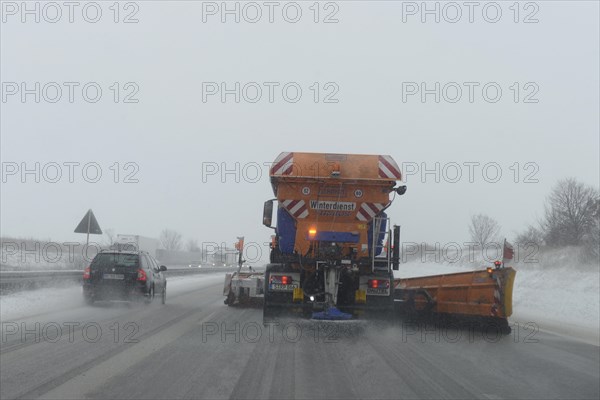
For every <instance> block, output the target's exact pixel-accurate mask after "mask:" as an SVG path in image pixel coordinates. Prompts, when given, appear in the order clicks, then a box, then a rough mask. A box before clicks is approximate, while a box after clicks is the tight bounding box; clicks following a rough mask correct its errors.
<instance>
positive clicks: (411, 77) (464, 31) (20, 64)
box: [0, 1, 600, 245]
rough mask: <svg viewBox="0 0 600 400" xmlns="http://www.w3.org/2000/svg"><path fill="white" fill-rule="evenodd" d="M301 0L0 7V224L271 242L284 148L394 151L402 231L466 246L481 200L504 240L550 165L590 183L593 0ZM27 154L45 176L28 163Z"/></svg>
mask: <svg viewBox="0 0 600 400" xmlns="http://www.w3.org/2000/svg"><path fill="white" fill-rule="evenodd" d="M313 3H314V2H312V1H310V2H297V3H293V4H290V3H289V2H276V3H274V4H275V5H273V6H272V7H273V8H271V9H270V8H269V6H265V5H264V3H263V2H258V3H253V4H251V5H246V3H243V2H241V3H237V7H238V9H239V19H240V21H239V23H237V22H236V21H235V15H234V14H222V13H221V11H222V9H221V8H222V7H221V2H217V3H211V2H199V1H198V2H196V1H180V2H166V1H137V2H130V3H127V4H126V3H125V2H123V3H120V5H119V7H118V11H119V12H118V13H116V8H114V6H113V2H112V1H111V2H98V3H94V4H92V5H90V4H89V2H81V3H77V4H76V6H74V8H73V9H69V8H68V7H67V6H64V5H63V3H62V2H59V3H54V4H58V6H54V5H53V6H45V3H36V2H29V3H27V4H28V5H29V7H30V8H31V9H32V10H34V11H33V14H27V13H24V12H23V10H22V6H21V4H22V3H21V2H2V24H1V81H2V103H1V125H0V127H1V147H2V149H1V157H2V168H3V177H2V179H3V182H2V191H1V202H2V204H1V217H2V218H1V219H2V223H1V229H2V235H5V236H6V235H10V236H23V237H34V238H51V239H53V240H56V241H63V240H85V238H83V237H82V235H78V234H75V233H73V229H74V228H75V226H76V225H77V223H78V222H79V220H80V219H81V217H82V216H83V215H84V213H85V212H86V210H87V209H88V208H92V209H93V211H94V213H95V215H96V217H97V219H98V221H99V223H100V226H101V227H102V228H104V229H106V228H113V229H114V230H115V231H116V232H117V233H132V234H141V235H145V236H151V237H158V235H159V233H160V231H161V230H162V229H163V228H171V229H175V230H177V231H179V232H181V233H182V235H183V236H184V238H185V239H188V238H195V239H197V240H198V241H199V242H227V243H228V244H230V245H231V243H233V241H234V240H235V237H236V236H238V235H245V236H246V240H247V241H255V242H263V241H267V240H268V239H269V235H270V234H271V232H270V231H269V230H268V229H267V228H264V227H262V225H261V214H262V204H263V201H264V200H266V199H268V198H271V197H272V192H271V187H270V184H269V180H268V167H267V166H265V165H263V163H268V162H270V161H272V160H274V159H275V157H276V156H277V155H278V154H279V153H280V152H281V151H312V152H331V153H367V154H389V155H391V156H392V157H394V158H395V159H396V161H397V162H398V164H399V165H400V166H403V167H404V169H405V170H407V171H409V172H411V175H410V176H407V179H406V184H407V185H408V192H407V194H406V195H405V196H403V197H401V198H397V199H396V200H395V202H394V204H393V205H392V207H391V209H390V212H389V213H388V214H389V215H390V216H391V217H392V218H393V220H394V222H395V223H399V224H401V225H402V226H403V240H404V241H415V242H420V241H427V242H436V241H439V242H448V241H453V242H464V241H467V240H468V239H469V238H468V231H467V224H468V222H469V218H470V216H471V215H473V214H476V213H485V214H488V215H490V216H491V217H493V218H495V219H496V220H498V222H499V223H500V224H501V225H502V231H503V233H504V234H505V235H506V236H507V237H509V238H510V237H514V235H515V233H516V232H517V231H520V230H521V229H522V228H524V227H525V225H527V224H528V223H533V222H535V220H536V218H537V217H539V216H540V215H541V214H542V211H543V202H544V198H545V196H546V195H547V194H548V192H549V191H550V189H551V187H552V186H553V185H554V184H555V183H556V181H557V180H558V179H561V178H565V177H576V178H577V179H579V180H581V181H583V182H586V183H588V184H592V185H595V186H598V181H599V179H600V178H599V131H600V128H599V120H598V110H599V77H598V71H599V70H600V66H599V36H600V35H599V27H598V13H599V8H598V2H596V1H580V2H571V1H569V2H566V1H565V2H561V1H537V2H529V3H527V2H521V3H519V4H518V7H515V6H514V5H513V2H512V1H510V2H497V3H490V2H478V3H477V4H476V5H475V6H473V9H470V8H469V7H467V6H465V5H464V4H463V2H458V3H453V5H452V6H446V3H441V2H440V3H436V2H429V3H427V4H428V7H430V9H435V7H436V4H437V7H438V10H439V19H440V20H439V22H436V21H435V17H436V16H435V15H434V14H423V13H422V9H421V2H417V3H413V2H400V1H398V2H394V1H387V2H366V1H352V2H344V1H338V2H329V3H327V2H322V3H319V4H318V7H315V6H314V4H313ZM36 4H37V6H36ZM454 4H456V5H457V6H458V7H455V6H454ZM35 7H38V8H37V10H39V12H38V11H35V10H36V8H35ZM111 7H113V8H111ZM228 7H230V9H235V7H236V3H235V2H229V3H228ZM97 9H100V10H101V12H102V14H101V16H100V17H98V18H97V17H96V12H97ZM298 9H299V10H301V15H300V16H299V17H297V15H298V14H296V13H297V11H298ZM84 10H85V12H84ZM258 10H260V12H261V13H262V14H261V16H260V18H259V17H258V14H257V11H258ZM270 10H271V11H272V18H273V22H272V23H271V22H269V18H270V16H269V11H270ZM317 10H318V13H317V12H316V11H317ZM498 10H500V12H501V14H497V11H498ZM69 11H71V12H72V18H73V22H72V23H70V22H69ZM457 11H459V12H460V13H461V15H460V16H459V15H458V14H457ZM470 11H471V13H472V14H471V16H470V15H469V12H470ZM517 11H518V12H517ZM36 12H37V13H38V15H37V17H39V22H36V21H35V18H36V15H35V14H36ZM57 12H60V13H61V15H60V16H59V14H58V13H57ZM117 14H118V15H117ZM470 17H471V18H472V20H473V22H469V18H470ZM125 18H129V19H130V20H135V19H137V22H136V23H124V22H123V20H124V19H125ZM222 18H225V22H224V23H223V22H222ZM422 18H425V22H422ZM23 19H24V21H25V22H23ZM86 19H87V20H88V21H93V20H94V19H98V22H96V23H92V22H88V21H86ZM115 19H117V20H118V21H119V22H116V23H115V22H114V21H115ZM254 19H258V21H257V22H255V23H252V22H251V21H252V20H254ZM286 19H287V20H286ZM295 19H299V21H298V22H296V23H292V22H291V21H293V20H295ZM315 19H316V20H317V21H318V22H315ZM52 20H57V22H55V23H52V22H50V21H52ZM203 20H204V21H203ZM325 20H328V21H329V22H330V23H325ZM335 20H337V22H335ZM451 20H458V21H457V22H455V23H452V22H451ZM494 20H497V22H495V23H493V22H492V21H494ZM515 20H516V21H517V22H515ZM536 20H537V22H535V21H536ZM526 21H528V22H529V23H526ZM35 82H40V87H39V89H36V87H35ZM51 82H56V84H51ZM65 82H74V83H72V84H68V83H67V84H65ZM115 82H116V83H117V84H116V85H115ZM236 82H239V83H240V88H239V91H238V93H237V94H238V95H239V97H240V101H239V103H237V102H236V101H235V96H236V93H235V92H236V89H235V88H236V87H235V83H236ZM253 82H255V83H256V84H254V83H253ZM265 82H271V83H267V84H265ZM436 82H439V89H438V90H436V86H435V84H436ZM22 83H24V84H25V86H23V85H22ZM90 83H92V84H90ZM221 83H225V86H226V88H228V89H230V90H231V92H230V94H227V95H226V96H225V98H224V102H223V99H222V98H221V93H220V90H221ZM315 83H316V84H315ZM422 83H423V84H424V85H425V86H422V85H421V84H422ZM86 84H88V86H87V89H86V90H87V92H86V93H87V94H84V93H82V88H83V87H84V85H86ZM286 84H287V86H285V85H286ZM57 86H58V87H60V88H61V91H62V95H61V97H60V98H58V100H56V98H57V96H58V95H57V93H58V92H57V90H56V87H57ZM284 86H285V87H286V91H283V87H284ZM69 87H71V88H73V98H72V102H71V101H70V99H69ZM97 87H100V88H101V90H102V95H101V97H99V99H98V101H97V102H95V103H94V102H92V101H94V98H95V97H96V95H95V90H96V88H97ZM257 87H259V88H260V89H261V91H262V95H261V96H258V92H257V90H256V88H257ZM484 87H485V88H486V91H485V92H483V90H482V89H483V88H484ZM117 88H118V91H117ZM270 88H272V93H271V94H272V102H271V101H270V100H271V99H269V95H270V93H269V89H270ZM297 88H300V89H301V90H302V94H301V96H299V97H298V96H296V90H297ZM457 88H459V89H460V90H461V91H462V94H461V95H459V92H458V91H457ZM469 88H472V90H473V92H472V98H469V97H470V93H469V90H470V89H469ZM498 88H499V89H500V90H501V91H502V93H501V94H498V92H497V90H498ZM23 89H29V90H30V91H31V93H30V94H26V95H24V97H22V95H23ZM422 89H429V90H430V92H428V93H429V94H426V95H425V97H424V99H423V98H422V97H421V94H422V93H421V91H422ZM215 90H219V93H215V94H213V92H214V91H215ZM416 91H418V92H416ZM36 92H37V93H36ZM317 92H318V93H317ZM436 92H437V93H436ZM36 95H39V97H40V99H39V103H36V101H35V100H36V99H35V97H36ZM85 95H87V96H88V97H87V98H85ZM436 95H438V96H439V102H436V101H435V100H436ZM286 96H287V97H286ZM55 100H56V102H55V103H52V101H55ZM115 100H116V101H117V102H115ZM136 100H137V102H127V101H136ZM254 100H256V102H252V101H254ZM295 100H297V101H296V102H293V101H295ZM335 101H337V102H335ZM36 162H38V163H40V174H39V175H40V176H39V180H40V181H39V183H38V182H36V181H35V180H36V176H35V174H29V175H25V176H24V177H23V176H22V175H21V172H22V171H21V170H22V168H23V166H25V167H27V168H29V169H34V168H35V163H36ZM53 162H54V163H57V164H59V165H60V166H61V172H62V177H61V178H60V179H58V182H57V183H51V182H50V181H51V180H53V179H54V176H55V173H56V172H55V171H56V168H55V164H51V163H53ZM64 163H80V164H79V165H74V164H72V165H73V167H72V168H73V170H74V175H73V179H72V180H73V182H69V176H68V175H69V168H68V165H65V164H64ZM88 163H97V164H90V165H91V167H90V166H89V165H88V169H87V175H86V176H85V178H84V176H82V167H83V165H85V164H88ZM115 163H118V166H116V165H115ZM127 163H132V164H127ZM236 163H239V174H238V175H237V176H236V174H235V173H230V174H227V175H226V176H224V177H223V176H222V175H221V172H222V171H217V174H215V175H207V174H206V173H207V172H209V171H213V167H214V166H215V165H217V166H218V167H219V170H220V169H221V168H222V167H225V168H227V169H234V168H235V165H236ZM436 163H439V174H437V178H436V174H435V173H431V174H427V175H425V176H423V175H422V170H423V168H425V169H429V170H434V169H435V168H436ZM477 163H478V164H477ZM257 164H258V165H261V166H262V170H261V176H260V177H257V176H256V172H257V170H256V168H255V167H256V165H257ZM94 165H96V167H98V166H99V168H100V169H101V172H102V177H101V178H99V181H98V182H96V183H91V182H87V181H86V179H87V180H93V179H94V176H95V172H94ZM15 166H16V168H17V170H16V172H15V170H14V168H15ZM457 166H460V172H461V173H462V175H461V176H460V177H458V178H457V177H456V171H457V168H456V167H457ZM469 166H470V167H469ZM484 167H486V168H487V169H486V170H485V171H486V173H484ZM208 168H210V170H209V169H208ZM470 168H471V169H470ZM417 169H418V170H417ZM497 170H499V171H500V172H501V173H502V176H501V177H500V178H496V171H497ZM115 171H119V172H120V173H119V174H118V176H115ZM203 171H204V172H205V174H204V176H203ZM13 172H14V174H13ZM469 172H472V173H473V174H472V179H469ZM517 172H518V174H517ZM129 173H132V174H133V175H132V176H129V180H131V179H133V180H135V179H137V180H138V182H137V183H126V182H125V181H126V180H127V174H129ZM115 180H117V181H118V182H117V183H115V182H114V181H115ZM236 180H238V182H236ZM436 180H438V181H439V182H436ZM470 180H472V182H470ZM496 180H498V181H497V182H495V181H496ZM453 181H456V182H454V183H453ZM515 181H516V182H515Z"/></svg>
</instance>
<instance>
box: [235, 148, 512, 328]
mask: <svg viewBox="0 0 600 400" xmlns="http://www.w3.org/2000/svg"><path fill="white" fill-rule="evenodd" d="M270 178H271V186H272V189H273V193H274V195H275V198H274V199H272V200H268V201H266V202H265V204H264V209H263V224H264V225H265V226H267V227H269V228H272V229H274V235H273V236H272V243H271V253H270V263H269V264H268V265H267V266H266V270H265V272H264V276H261V278H262V279H258V278H255V279H256V280H257V282H258V281H260V282H259V283H260V285H261V286H262V290H255V291H253V293H254V294H255V296H256V297H263V320H264V321H265V322H267V321H270V320H272V319H274V318H276V317H277V316H279V315H282V314H284V315H290V314H291V315H294V314H295V315H298V316H304V317H307V318H311V319H316V320H349V319H356V318H360V317H361V316H368V315H370V314H373V313H375V314H377V313H380V312H394V313H395V312H403V313H416V314H428V313H441V314H451V315H465V316H477V317H483V318H491V319H492V320H497V321H501V322H504V325H507V324H506V318H507V317H508V316H509V315H510V313H511V312H512V283H513V281H514V275H515V271H514V270H513V269H512V268H500V267H498V268H488V269H484V270H483V271H475V272H472V271H471V272H467V273H458V274H448V275H437V276H429V277H421V278H412V279H395V277H394V271H395V270H398V269H399V263H400V227H399V226H398V225H394V226H392V225H391V224H390V219H389V218H388V216H387V214H386V212H385V211H386V209H388V207H390V205H391V204H392V201H393V200H394V198H395V197H396V196H401V195H403V194H404V193H405V192H406V186H404V185H399V184H398V182H400V181H401V179H402V174H401V171H400V168H399V167H398V165H397V164H396V162H395V161H394V159H393V158H392V157H390V156H388V155H361V154H321V153H299V152H283V153H281V154H280V155H279V156H278V157H277V158H276V160H275V161H274V162H273V164H272V166H271V169H270ZM275 201H277V205H276V206H275V205H274V203H275ZM274 213H276V217H277V222H276V226H274V224H273V222H274V221H273V214H274ZM245 279H248V277H245ZM231 287H232V283H231V278H229V282H228V281H227V280H226V285H225V291H224V294H225V295H226V296H230V298H231V291H230V289H228V288H231ZM233 287H235V285H233ZM246 294H247V293H246Z"/></svg>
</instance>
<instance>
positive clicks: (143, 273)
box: [137, 268, 146, 282]
mask: <svg viewBox="0 0 600 400" xmlns="http://www.w3.org/2000/svg"><path fill="white" fill-rule="evenodd" d="M137 273H138V274H137V280H138V281H140V282H146V271H144V270H143V269H141V268H140V269H138V271H137Z"/></svg>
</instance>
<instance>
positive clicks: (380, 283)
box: [368, 279, 390, 289]
mask: <svg viewBox="0 0 600 400" xmlns="http://www.w3.org/2000/svg"><path fill="white" fill-rule="evenodd" d="M368 284H369V288H371V289H377V288H381V289H387V288H389V287H390V281H389V280H387V279H369V283H368Z"/></svg>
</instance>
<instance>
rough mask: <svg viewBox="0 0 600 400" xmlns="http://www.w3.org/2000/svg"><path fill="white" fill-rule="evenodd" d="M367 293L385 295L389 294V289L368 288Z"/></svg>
mask: <svg viewBox="0 0 600 400" xmlns="http://www.w3.org/2000/svg"><path fill="white" fill-rule="evenodd" d="M367 294H371V295H379V296H387V295H388V294H390V289H388V288H381V289H375V288H368V289H367Z"/></svg>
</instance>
